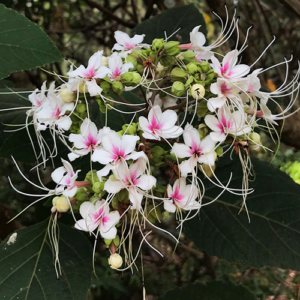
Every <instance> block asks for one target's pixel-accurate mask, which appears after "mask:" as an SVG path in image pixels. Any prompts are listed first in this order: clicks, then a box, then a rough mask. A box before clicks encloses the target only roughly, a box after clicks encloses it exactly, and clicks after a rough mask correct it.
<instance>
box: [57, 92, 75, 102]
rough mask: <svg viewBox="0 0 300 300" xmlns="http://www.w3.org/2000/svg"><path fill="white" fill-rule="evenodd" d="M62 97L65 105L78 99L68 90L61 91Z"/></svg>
mask: <svg viewBox="0 0 300 300" xmlns="http://www.w3.org/2000/svg"><path fill="white" fill-rule="evenodd" d="M60 97H61V100H62V101H63V102H64V103H71V102H73V101H74V100H75V99H76V95H75V94H74V93H73V92H70V91H69V90H68V89H67V88H63V89H62V90H61V92H60Z"/></svg>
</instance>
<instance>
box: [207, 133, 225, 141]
mask: <svg viewBox="0 0 300 300" xmlns="http://www.w3.org/2000/svg"><path fill="white" fill-rule="evenodd" d="M209 136H210V137H211V139H212V140H213V141H215V142H223V141H225V139H226V135H225V133H222V132H211V133H210V134H209Z"/></svg>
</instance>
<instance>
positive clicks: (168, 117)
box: [158, 106, 177, 130]
mask: <svg viewBox="0 0 300 300" xmlns="http://www.w3.org/2000/svg"><path fill="white" fill-rule="evenodd" d="M158 107H159V106H158ZM159 108H160V107H159ZM159 122H160V123H161V128H162V129H163V130H167V129H169V128H171V127H173V126H174V125H175V123H176V122H177V114H176V112H175V111H174V110H169V109H168V110H166V111H164V112H163V113H162V116H161V118H160V119H159Z"/></svg>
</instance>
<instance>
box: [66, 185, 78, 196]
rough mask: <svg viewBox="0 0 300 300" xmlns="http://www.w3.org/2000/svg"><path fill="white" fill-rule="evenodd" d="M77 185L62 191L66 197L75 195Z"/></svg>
mask: <svg viewBox="0 0 300 300" xmlns="http://www.w3.org/2000/svg"><path fill="white" fill-rule="evenodd" d="M77 189H78V188H77V186H74V187H73V188H72V189H67V190H65V191H64V192H63V195H64V196H66V197H68V198H72V197H74V196H75V194H76V192H77Z"/></svg>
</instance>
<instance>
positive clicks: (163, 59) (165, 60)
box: [160, 55, 176, 67]
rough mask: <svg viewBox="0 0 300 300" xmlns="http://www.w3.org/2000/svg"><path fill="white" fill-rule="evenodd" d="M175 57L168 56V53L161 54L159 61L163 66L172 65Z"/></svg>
mask: <svg viewBox="0 0 300 300" xmlns="http://www.w3.org/2000/svg"><path fill="white" fill-rule="evenodd" d="M175 62H176V61H175V58H174V57H173V56H169V55H163V56H162V57H161V59H160V63H161V64H162V65H163V66H164V67H170V66H172V65H174V64H175Z"/></svg>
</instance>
